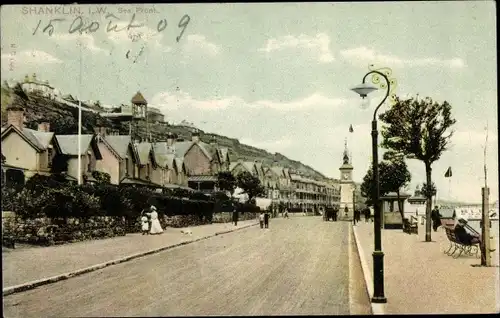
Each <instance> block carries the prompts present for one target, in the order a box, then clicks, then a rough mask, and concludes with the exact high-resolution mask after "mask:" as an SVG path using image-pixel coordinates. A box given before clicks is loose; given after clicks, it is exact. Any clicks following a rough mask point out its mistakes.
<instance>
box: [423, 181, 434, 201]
mask: <svg viewBox="0 0 500 318" xmlns="http://www.w3.org/2000/svg"><path fill="white" fill-rule="evenodd" d="M420 193H422V194H423V195H424V197H426V198H432V197H433V196H435V195H436V193H437V190H436V185H435V184H434V182H433V183H431V186H430V187H427V183H424V184H422V190H420Z"/></svg>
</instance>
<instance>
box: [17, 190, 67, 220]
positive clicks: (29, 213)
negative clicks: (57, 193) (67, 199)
mask: <svg viewBox="0 0 500 318" xmlns="http://www.w3.org/2000/svg"><path fill="white" fill-rule="evenodd" d="M54 199H55V197H54V195H53V194H52V193H51V192H50V190H44V191H39V192H35V191H33V190H29V189H27V188H25V189H23V190H22V191H21V192H18V193H17V194H16V196H15V198H14V200H13V201H14V202H13V203H12V204H13V206H12V208H13V209H14V211H15V212H16V215H18V216H20V217H21V218H23V219H27V218H36V217H40V216H44V215H45V213H46V211H48V210H49V209H50V207H52V206H54V205H55V206H56V209H57V208H58V207H57V202H55V200H54ZM60 208H63V207H60Z"/></svg>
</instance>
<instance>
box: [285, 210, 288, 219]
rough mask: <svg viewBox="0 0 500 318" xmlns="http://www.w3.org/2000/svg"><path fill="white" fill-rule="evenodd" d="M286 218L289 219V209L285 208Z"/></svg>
mask: <svg viewBox="0 0 500 318" xmlns="http://www.w3.org/2000/svg"><path fill="white" fill-rule="evenodd" d="M284 217H285V219H288V209H285V215H284Z"/></svg>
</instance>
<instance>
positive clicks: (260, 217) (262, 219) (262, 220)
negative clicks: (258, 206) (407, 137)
mask: <svg viewBox="0 0 500 318" xmlns="http://www.w3.org/2000/svg"><path fill="white" fill-rule="evenodd" d="M264 218H265V216H264V212H260V215H259V224H260V228H261V229H263V228H264Z"/></svg>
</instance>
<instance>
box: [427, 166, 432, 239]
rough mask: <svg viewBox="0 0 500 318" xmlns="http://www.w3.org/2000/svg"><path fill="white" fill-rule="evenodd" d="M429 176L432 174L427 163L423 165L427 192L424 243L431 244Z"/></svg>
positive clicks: (430, 181) (430, 184) (430, 182)
mask: <svg viewBox="0 0 500 318" xmlns="http://www.w3.org/2000/svg"><path fill="white" fill-rule="evenodd" d="M431 174H432V167H431V164H430V163H428V162H426V163H425V177H426V182H427V190H428V194H427V195H428V196H427V202H426V207H425V241H426V242H431V241H432V239H431V225H432V220H431V210H432V195H431V192H430V189H431V186H432V180H431Z"/></svg>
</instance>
